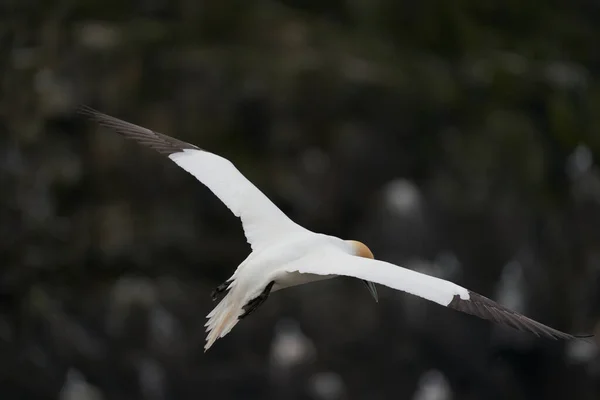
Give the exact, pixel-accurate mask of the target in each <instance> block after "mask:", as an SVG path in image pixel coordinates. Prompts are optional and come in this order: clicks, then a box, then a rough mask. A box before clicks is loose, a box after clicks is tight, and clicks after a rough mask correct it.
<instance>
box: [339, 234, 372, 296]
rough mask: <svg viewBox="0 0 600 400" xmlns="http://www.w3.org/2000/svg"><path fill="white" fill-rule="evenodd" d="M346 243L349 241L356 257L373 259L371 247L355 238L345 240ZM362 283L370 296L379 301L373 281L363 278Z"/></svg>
mask: <svg viewBox="0 0 600 400" xmlns="http://www.w3.org/2000/svg"><path fill="white" fill-rule="evenodd" d="M346 243H349V244H350V246H351V249H352V252H353V254H354V255H355V256H357V257H363V258H371V259H374V258H375V257H373V253H372V252H371V249H369V248H368V247H367V246H366V245H365V244H364V243H362V242H359V241H357V240H346ZM363 282H364V284H365V285H367V289H368V290H369V293H371V296H373V298H374V299H375V301H379V295H378V294H377V288H376V287H375V284H374V283H373V282H369V281H365V280H363Z"/></svg>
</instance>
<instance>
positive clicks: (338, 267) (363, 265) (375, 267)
mask: <svg viewBox="0 0 600 400" xmlns="http://www.w3.org/2000/svg"><path fill="white" fill-rule="evenodd" d="M283 269H284V271H285V272H299V273H303V274H316V275H341V276H350V277H354V278H359V279H362V280H365V281H369V282H374V283H379V284H380V285H384V286H388V287H390V288H392V289H396V290H401V291H403V292H406V293H410V294H412V295H415V296H419V297H422V298H424V299H427V300H430V301H433V302H435V303H438V304H441V305H443V306H448V304H450V302H451V301H452V299H453V298H454V296H456V295H459V296H460V298H461V299H463V300H468V299H469V291H468V290H467V289H465V288H463V287H461V286H458V285H457V284H455V283H452V282H449V281H446V280H443V279H439V278H436V277H433V276H429V275H425V274H422V273H420V272H417V271H413V270H410V269H407V268H403V267H400V266H398V265H394V264H391V263H388V262H385V261H380V260H373V259H370V258H363V257H357V256H352V255H349V254H346V253H343V252H341V251H335V250H330V249H327V250H323V251H318V252H315V253H314V254H313V255H310V256H308V257H305V258H303V259H302V260H301V262H293V263H290V264H288V265H286V266H284V267H283Z"/></svg>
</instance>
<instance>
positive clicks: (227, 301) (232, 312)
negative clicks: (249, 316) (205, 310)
mask: <svg viewBox="0 0 600 400" xmlns="http://www.w3.org/2000/svg"><path fill="white" fill-rule="evenodd" d="M243 311H244V310H243V309H242V307H241V306H240V304H239V303H238V302H236V301H234V300H233V297H232V296H231V294H228V295H227V296H225V297H223V299H222V300H221V301H220V302H219V304H217V306H216V307H215V308H214V309H213V310H212V311H211V312H210V313H209V314H208V315H207V316H206V318H208V321H207V322H206V324H204V326H205V327H206V332H207V333H208V334H207V336H206V345H204V351H205V352H206V351H207V350H208V349H209V348H210V347H211V346H212V345H213V343H214V342H215V341H216V340H217V339H220V338H222V337H223V336H225V335H227V334H228V333H229V331H231V329H233V327H234V326H235V324H237V323H238V321H239V317H240V315H242V313H243Z"/></svg>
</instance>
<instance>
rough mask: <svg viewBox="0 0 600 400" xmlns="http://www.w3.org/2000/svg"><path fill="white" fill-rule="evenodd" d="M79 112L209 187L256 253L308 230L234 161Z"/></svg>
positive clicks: (92, 112) (99, 115) (91, 112)
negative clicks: (169, 160)
mask: <svg viewBox="0 0 600 400" xmlns="http://www.w3.org/2000/svg"><path fill="white" fill-rule="evenodd" d="M78 111H79V113H81V114H83V115H85V116H86V117H88V118H89V119H91V120H92V121H95V122H97V123H98V124H100V125H102V126H104V127H107V128H110V129H112V130H114V131H116V132H117V133H119V134H121V135H122V136H124V137H125V138H127V139H131V140H135V141H136V142H138V143H140V144H143V145H145V146H148V147H150V148H152V149H154V150H156V151H157V152H159V153H161V154H164V155H166V156H167V157H169V158H170V159H171V160H172V161H173V162H175V164H177V165H179V166H180V167H181V168H183V169H184V170H186V171H187V172H189V173H190V174H192V175H193V176H194V177H196V179H198V180H199V181H200V182H202V183H203V184H204V185H205V186H207V187H208V188H209V189H210V190H211V191H212V192H213V193H214V194H215V195H216V196H217V197H218V198H219V199H220V200H221V201H222V202H223V203H224V204H225V205H226V206H227V207H228V208H229V209H230V210H231V211H232V212H233V214H235V215H236V216H237V217H239V218H240V219H241V220H242V226H243V229H244V234H245V235H246V239H247V240H248V243H250V245H251V246H252V249H253V250H256V249H257V248H265V247H267V246H268V245H269V244H270V243H271V242H272V241H274V240H277V239H279V238H281V237H282V236H285V235H287V234H290V233H294V232H298V231H306V229H304V228H303V227H301V226H300V225H297V224H296V223H295V222H293V221H292V220H291V219H289V218H288V217H287V216H286V215H285V214H284V213H283V211H281V210H280V209H279V208H278V207H277V206H276V205H275V204H273V202H272V201H271V200H269V198H268V197H267V196H265V195H264V194H263V193H262V192H261V191H260V190H259V189H258V188H257V187H256V186H254V185H253V184H252V182H250V181H249V180H248V179H247V178H246V177H245V176H244V175H242V173H241V172H240V171H238V169H237V168H236V167H235V166H234V165H233V163H232V162H231V161H229V160H228V159H226V158H223V157H221V156H219V155H217V154H214V153H211V152H208V151H205V150H202V149H200V148H198V147H196V146H194V145H193V144H190V143H186V142H184V141H181V140H178V139H175V138H173V137H170V136H167V135H165V134H162V133H159V132H155V131H152V130H150V129H147V128H143V127H141V126H138V125H134V124H131V123H129V122H125V121H123V120H121V119H118V118H115V117H111V116H110V115H106V114H104V113H101V112H99V111H96V110H94V109H93V108H90V107H87V106H81V107H79V109H78Z"/></svg>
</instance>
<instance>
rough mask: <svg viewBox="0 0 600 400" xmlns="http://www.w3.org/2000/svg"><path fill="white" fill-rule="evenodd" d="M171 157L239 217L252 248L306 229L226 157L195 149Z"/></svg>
mask: <svg viewBox="0 0 600 400" xmlns="http://www.w3.org/2000/svg"><path fill="white" fill-rule="evenodd" d="M169 158H170V159H171V160H173V161H174V162H175V163H176V164H177V165H179V166H180V167H181V168H183V169H184V170H186V171H187V172H189V173H190V174H192V175H193V176H194V177H196V179H198V180H199V181H200V182H202V183H203V184H204V185H206V186H207V187H208V188H209V189H210V190H211V191H212V192H213V193H214V194H215V195H216V196H217V197H218V198H219V199H220V200H221V201H222V202H223V203H224V204H225V205H226V206H227V207H228V208H229V209H230V210H231V212H232V213H233V214H235V215H236V216H237V217H240V219H241V220H242V226H243V228H244V233H245V235H246V238H247V239H248V243H250V245H251V246H252V249H253V250H256V249H257V248H265V247H267V246H268V245H269V244H270V243H271V242H273V241H276V240H279V239H281V237H282V235H286V234H290V233H292V232H297V231H301V230H305V228H303V227H301V226H300V225H298V224H296V223H295V222H293V221H292V220H291V219H289V218H288V217H287V216H286V215H285V214H284V213H283V211H281V210H280V209H279V208H278V207H277V206H276V205H275V204H273V202H272V201H271V200H269V198H268V197H267V196H265V195H264V194H263V193H262V192H261V191H260V190H259V189H258V188H257V187H256V186H254V185H253V184H252V183H251V182H250V181H249V180H248V179H247V178H246V177H245V176H244V175H242V173H241V172H240V171H238V169H237V168H236V167H235V166H234V165H233V163H231V161H229V160H227V159H226V158H223V157H221V156H218V155H216V154H213V153H209V152H207V151H204V150H195V149H185V150H184V151H182V152H179V153H173V154H170V155H169Z"/></svg>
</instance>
